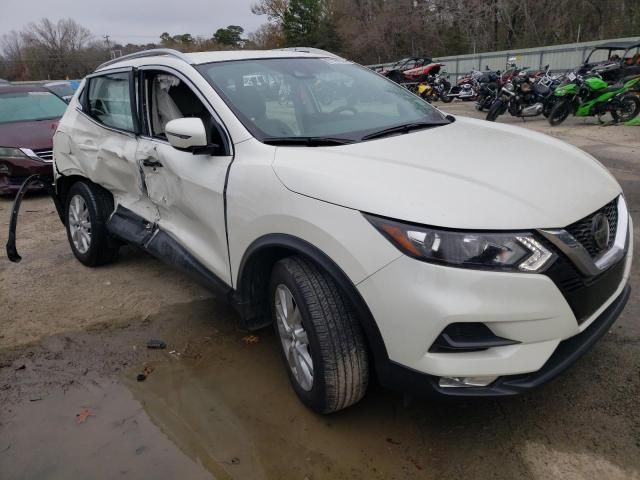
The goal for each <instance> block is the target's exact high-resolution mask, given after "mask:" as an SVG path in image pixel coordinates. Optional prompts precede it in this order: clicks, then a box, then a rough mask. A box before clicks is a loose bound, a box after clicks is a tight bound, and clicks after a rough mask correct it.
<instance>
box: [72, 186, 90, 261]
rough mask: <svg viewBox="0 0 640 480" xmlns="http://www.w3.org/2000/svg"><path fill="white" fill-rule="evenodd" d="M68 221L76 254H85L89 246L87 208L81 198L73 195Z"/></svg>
mask: <svg viewBox="0 0 640 480" xmlns="http://www.w3.org/2000/svg"><path fill="white" fill-rule="evenodd" d="M68 221H69V232H70V233H71V241H72V242H73V246H74V247H75V249H76V250H77V251H78V252H80V253H82V254H85V253H87V251H89V247H90V246H91V220H90V218H89V208H88V207H87V203H86V202H85V201H84V198H82V196H80V195H74V196H73V198H72V199H71V201H70V202H69V212H68Z"/></svg>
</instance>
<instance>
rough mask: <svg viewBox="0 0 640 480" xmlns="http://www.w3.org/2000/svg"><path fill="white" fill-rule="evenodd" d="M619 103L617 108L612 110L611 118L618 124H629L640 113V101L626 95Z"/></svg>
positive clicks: (633, 96)
mask: <svg viewBox="0 0 640 480" xmlns="http://www.w3.org/2000/svg"><path fill="white" fill-rule="evenodd" d="M617 103H618V105H617V106H616V108H614V109H612V110H611V116H612V117H613V120H614V121H615V122H616V123H618V122H622V123H623V122H628V121H629V120H632V119H634V118H635V117H637V116H638V113H640V99H639V98H638V97H636V96H635V95H625V96H623V97H622V98H620V99H619V100H618V101H617Z"/></svg>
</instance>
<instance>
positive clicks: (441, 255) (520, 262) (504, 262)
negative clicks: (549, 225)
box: [365, 215, 556, 273]
mask: <svg viewBox="0 0 640 480" xmlns="http://www.w3.org/2000/svg"><path fill="white" fill-rule="evenodd" d="M365 217H366V218H367V220H369V222H371V224H372V225H373V226H374V227H376V228H377V229H378V230H379V231H380V232H381V233H382V234H383V235H384V236H385V237H387V238H388V239H389V240H390V241H391V243H393V244H394V245H395V246H396V247H397V248H398V249H399V250H400V251H401V252H402V253H404V254H406V255H409V256H411V257H413V258H416V259H418V260H422V261H425V262H431V263H439V264H444V265H450V266H454V267H467V268H480V269H494V270H508V271H521V272H530V273H538V272H541V271H543V270H544V269H546V268H547V267H548V266H549V265H551V263H553V260H555V257H556V255H555V254H554V253H553V252H551V251H549V250H548V249H546V248H545V247H544V245H542V244H541V243H540V242H538V241H537V240H536V239H535V237H534V236H533V235H532V234H531V233H529V232H516V233H502V232H498V233H492V232H486V233H485V232H474V231H468V232H461V231H453V230H443V229H437V228H429V227H423V226H418V225H412V224H407V223H402V222H397V221H395V220H389V219H386V218H381V217H376V216H373V215H365Z"/></svg>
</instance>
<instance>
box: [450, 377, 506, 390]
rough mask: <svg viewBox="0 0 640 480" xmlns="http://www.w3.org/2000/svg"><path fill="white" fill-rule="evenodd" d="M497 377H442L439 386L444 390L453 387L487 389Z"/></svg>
mask: <svg viewBox="0 0 640 480" xmlns="http://www.w3.org/2000/svg"><path fill="white" fill-rule="evenodd" d="M496 378H498V377H497V376H489V375H485V376H480V377H442V378H440V382H438V384H439V385H440V386H441V387H443V388H452V387H486V386H487V385H489V384H490V383H493V382H494V381H495V380H496Z"/></svg>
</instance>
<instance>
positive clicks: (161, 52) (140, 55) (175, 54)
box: [96, 48, 193, 70]
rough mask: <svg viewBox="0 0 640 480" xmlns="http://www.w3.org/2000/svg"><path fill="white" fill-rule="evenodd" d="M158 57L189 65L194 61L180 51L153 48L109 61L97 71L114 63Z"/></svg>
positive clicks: (99, 66)
mask: <svg viewBox="0 0 640 480" xmlns="http://www.w3.org/2000/svg"><path fill="white" fill-rule="evenodd" d="M156 55H170V56H172V57H175V58H179V59H180V60H182V61H183V62H186V63H188V64H189V65H193V61H192V60H191V59H190V58H189V57H187V56H186V55H185V54H184V53H182V52H179V51H178V50H174V49H172V48H152V49H151V50H142V51H141V52H135V53H130V54H128V55H123V56H122V57H118V58H114V59H112V60H109V61H108V62H104V63H101V64H100V65H98V68H96V70H100V69H101V68H104V67H108V66H109V65H113V64H114V63H117V62H121V61H122V60H131V59H132V58H143V57H155V56H156Z"/></svg>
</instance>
